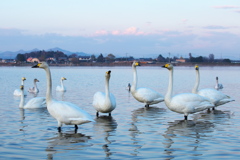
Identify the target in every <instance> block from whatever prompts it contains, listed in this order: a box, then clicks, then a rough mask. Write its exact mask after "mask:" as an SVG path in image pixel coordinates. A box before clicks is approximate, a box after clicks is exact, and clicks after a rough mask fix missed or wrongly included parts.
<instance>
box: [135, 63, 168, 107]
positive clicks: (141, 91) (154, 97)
mask: <svg viewBox="0 0 240 160" xmlns="http://www.w3.org/2000/svg"><path fill="white" fill-rule="evenodd" d="M137 66H140V64H139V63H138V62H136V61H134V62H133V64H132V69H133V83H132V86H131V88H130V90H131V93H132V95H133V97H134V98H135V99H136V100H137V101H139V102H142V103H144V104H145V107H149V105H151V104H157V103H159V102H162V101H164V96H163V95H161V94H160V93H158V92H156V91H154V90H152V89H150V88H137V70H136V67H137Z"/></svg>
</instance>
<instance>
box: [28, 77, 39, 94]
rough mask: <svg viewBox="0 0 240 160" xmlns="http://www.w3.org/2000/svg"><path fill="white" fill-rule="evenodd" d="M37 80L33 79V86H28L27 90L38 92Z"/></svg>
mask: <svg viewBox="0 0 240 160" xmlns="http://www.w3.org/2000/svg"><path fill="white" fill-rule="evenodd" d="M37 82H39V80H38V79H36V78H35V79H34V80H33V84H34V87H32V88H29V89H28V92H30V93H38V92H39V89H38V88H37Z"/></svg>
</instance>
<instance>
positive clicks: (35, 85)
mask: <svg viewBox="0 0 240 160" xmlns="http://www.w3.org/2000/svg"><path fill="white" fill-rule="evenodd" d="M34 89H35V90H37V82H35V81H34Z"/></svg>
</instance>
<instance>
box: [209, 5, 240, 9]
mask: <svg viewBox="0 0 240 160" xmlns="http://www.w3.org/2000/svg"><path fill="white" fill-rule="evenodd" d="M213 8H216V9H236V8H240V7H239V6H231V5H225V6H214V7H213Z"/></svg>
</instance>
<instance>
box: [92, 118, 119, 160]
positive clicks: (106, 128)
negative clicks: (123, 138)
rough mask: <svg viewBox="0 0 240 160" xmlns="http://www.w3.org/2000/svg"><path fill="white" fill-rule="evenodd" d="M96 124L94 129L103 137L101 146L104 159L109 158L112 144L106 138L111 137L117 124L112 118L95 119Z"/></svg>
mask: <svg viewBox="0 0 240 160" xmlns="http://www.w3.org/2000/svg"><path fill="white" fill-rule="evenodd" d="M95 121H96V123H94V129H95V130H96V131H97V133H99V135H103V136H104V140H105V142H106V143H105V144H104V145H103V146H102V148H103V150H104V152H105V154H106V158H109V157H110V156H111V155H112V152H110V151H111V150H110V144H111V143H112V141H111V140H109V139H108V138H109V137H111V136H112V133H114V132H115V131H116V129H117V126H118V124H117V122H116V120H115V119H114V118H113V117H112V116H99V117H97V118H96V119H95Z"/></svg>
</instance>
